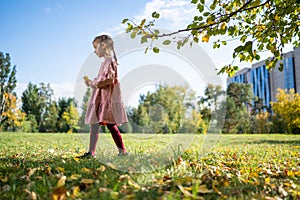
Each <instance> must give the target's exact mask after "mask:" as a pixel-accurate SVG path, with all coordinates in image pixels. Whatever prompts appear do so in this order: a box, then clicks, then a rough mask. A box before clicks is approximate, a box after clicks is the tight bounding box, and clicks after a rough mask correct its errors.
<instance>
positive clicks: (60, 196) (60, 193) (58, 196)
mask: <svg viewBox="0 0 300 200" xmlns="http://www.w3.org/2000/svg"><path fill="white" fill-rule="evenodd" d="M66 195H67V189H66V188H65V186H61V187H58V188H56V189H54V191H53V193H52V200H64V199H66Z"/></svg>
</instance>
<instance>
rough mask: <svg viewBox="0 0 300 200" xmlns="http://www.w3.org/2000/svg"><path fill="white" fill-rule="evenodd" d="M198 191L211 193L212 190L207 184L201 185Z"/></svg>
mask: <svg viewBox="0 0 300 200" xmlns="http://www.w3.org/2000/svg"><path fill="white" fill-rule="evenodd" d="M198 192H199V193H202V194H206V193H211V190H209V189H207V187H206V185H200V186H199V188H198Z"/></svg>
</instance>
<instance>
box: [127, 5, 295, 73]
mask: <svg viewBox="0 0 300 200" xmlns="http://www.w3.org/2000/svg"><path fill="white" fill-rule="evenodd" d="M191 5H192V6H194V7H195V9H196V10H197V12H196V14H195V16H193V17H191V19H190V23H189V24H188V25H187V26H184V27H182V28H180V29H179V30H177V31H174V32H164V33H162V32H160V30H158V29H155V22H156V21H157V19H158V18H159V17H160V14H159V13H158V12H156V11H155V10H153V13H152V18H151V19H142V20H141V22H135V21H132V20H129V19H124V20H123V23H126V24H127V28H126V31H127V32H129V33H130V34H131V37H132V38H135V37H136V36H139V37H140V40H141V43H146V42H149V41H150V45H149V46H150V47H152V50H153V51H154V52H155V53H158V52H159V48H157V47H155V46H153V44H152V43H153V41H154V40H157V39H158V38H165V39H166V40H165V41H164V42H163V44H165V45H169V44H171V43H172V42H174V43H175V44H176V45H177V48H181V47H182V46H184V45H185V44H187V43H189V42H190V44H191V45H192V44H193V43H198V42H199V41H202V42H208V41H210V40H213V39H214V41H213V43H212V45H213V48H220V47H222V46H225V45H226V44H227V43H229V42H232V41H233V40H239V41H240V44H239V43H235V44H234V45H236V46H235V47H234V48H233V59H239V60H240V61H246V62H251V61H253V60H259V59H260V56H259V54H260V52H262V51H266V50H267V51H269V52H270V53H272V54H273V57H272V58H271V59H268V60H267V61H266V67H267V68H268V69H271V68H274V67H275V66H276V63H277V61H279V60H282V55H283V54H282V53H283V48H284V46H286V45H287V44H292V45H294V46H299V44H300V29H299V23H300V17H299V16H300V11H299V5H300V2H299V0H288V1H281V0H243V1H238V0H227V1H225V0H218V1H217V0H214V1H205V0H192V1H191ZM154 11H155V12H154ZM184 32H186V33H187V34H186V36H185V37H183V36H182V35H180V36H178V37H176V34H178V33H184ZM224 36H227V38H226V37H224ZM224 38H226V39H224ZM147 49H148V48H147ZM147 49H146V50H147ZM232 63H233V62H232ZM280 64H281V68H280V69H281V70H282V68H283V63H280ZM237 70H238V67H237V66H233V65H232V64H228V65H225V66H224V67H223V68H222V69H221V70H220V73H224V72H226V73H228V74H229V75H233V74H234V73H235V72H236V71H237Z"/></svg>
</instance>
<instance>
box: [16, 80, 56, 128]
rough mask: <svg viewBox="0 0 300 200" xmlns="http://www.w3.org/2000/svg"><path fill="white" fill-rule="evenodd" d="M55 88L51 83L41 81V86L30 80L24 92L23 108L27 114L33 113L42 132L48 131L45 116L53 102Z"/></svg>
mask: <svg viewBox="0 0 300 200" xmlns="http://www.w3.org/2000/svg"><path fill="white" fill-rule="evenodd" d="M52 96H53V90H52V89H51V87H50V84H47V85H46V84H44V83H40V84H39V86H38V85H36V84H33V83H31V82H29V84H28V86H27V88H26V89H25V91H23V93H22V110H23V112H25V113H26V114H27V115H33V116H34V117H35V121H36V122H37V124H38V130H39V131H40V132H46V127H45V117H48V116H47V111H49V108H50V106H51V104H52Z"/></svg>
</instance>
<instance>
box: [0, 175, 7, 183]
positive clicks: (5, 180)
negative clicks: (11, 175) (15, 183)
mask: <svg viewBox="0 0 300 200" xmlns="http://www.w3.org/2000/svg"><path fill="white" fill-rule="evenodd" d="M0 181H1V182H2V183H6V182H7V181H8V179H7V176H5V177H4V178H1V179H0Z"/></svg>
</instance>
